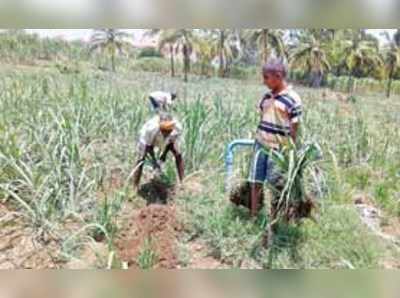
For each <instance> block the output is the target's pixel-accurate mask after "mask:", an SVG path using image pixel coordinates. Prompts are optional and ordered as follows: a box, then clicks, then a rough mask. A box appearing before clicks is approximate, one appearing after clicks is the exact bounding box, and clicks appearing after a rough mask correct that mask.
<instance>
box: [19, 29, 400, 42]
mask: <svg viewBox="0 0 400 298" xmlns="http://www.w3.org/2000/svg"><path fill="white" fill-rule="evenodd" d="M92 30H93V29H26V31H28V32H31V33H37V34H39V35H40V36H42V37H63V38H64V39H67V40H74V39H82V40H89V39H90V35H91V32H92ZM124 30H125V31H127V32H130V33H132V34H134V35H135V36H136V37H137V38H139V37H140V36H141V34H142V33H143V30H144V29H124ZM384 30H387V31H389V32H390V33H392V32H393V31H394V30H395V29H370V30H369V31H370V32H371V33H373V34H375V35H376V36H378V37H380V36H379V34H380V33H381V32H382V31H384Z"/></svg>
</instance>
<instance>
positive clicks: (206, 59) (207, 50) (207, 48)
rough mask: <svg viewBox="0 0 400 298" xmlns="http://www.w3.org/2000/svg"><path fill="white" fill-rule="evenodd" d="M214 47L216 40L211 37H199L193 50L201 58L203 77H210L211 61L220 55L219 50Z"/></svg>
mask: <svg viewBox="0 0 400 298" xmlns="http://www.w3.org/2000/svg"><path fill="white" fill-rule="evenodd" d="M214 45H215V44H214V40H212V38H211V37H210V36H204V37H202V38H201V37H198V38H197V40H196V42H195V43H194V45H193V50H194V51H195V53H196V55H197V56H198V58H199V63H200V65H201V74H202V75H205V76H209V70H210V64H211V61H212V60H213V59H214V58H215V57H216V56H217V53H218V49H217V48H216V47H215V46H214Z"/></svg>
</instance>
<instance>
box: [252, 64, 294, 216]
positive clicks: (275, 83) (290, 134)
mask: <svg viewBox="0 0 400 298" xmlns="http://www.w3.org/2000/svg"><path fill="white" fill-rule="evenodd" d="M286 75H287V69H286V65H285V64H284V63H283V62H282V61H280V60H278V59H272V60H270V61H268V63H267V64H266V65H265V66H264V67H263V78H264V84H265V85H266V86H267V87H268V88H269V89H270V90H271V91H270V92H268V93H267V94H265V96H264V97H263V98H262V100H261V101H260V102H259V104H258V110H259V112H260V124H259V126H258V129H257V132H256V145H255V149H254V158H253V161H252V165H251V169H250V177H249V180H250V184H251V215H252V216H256V215H257V213H258V212H259V210H260V209H261V207H262V190H263V186H264V183H265V182H266V181H267V182H268V183H270V184H271V185H272V186H273V187H274V188H275V189H276V190H277V192H278V193H279V191H281V190H282V185H280V184H281V183H280V181H281V178H282V176H281V174H280V173H279V170H278V169H277V168H276V166H275V165H274V161H273V160H272V158H271V157H270V156H269V155H268V154H266V153H265V151H264V150H263V147H264V148H266V149H268V150H279V149H280V148H281V147H282V146H284V145H286V144H288V143H289V142H290V139H291V140H292V141H293V142H296V138H297V131H298V127H299V123H300V117H301V114H302V103H301V99H300V96H299V95H298V94H297V93H296V92H295V91H293V89H292V88H291V87H290V86H289V85H288V84H287V82H286ZM278 200H279V197H278V198H277V197H274V198H273V199H272V202H271V218H272V219H274V218H275V217H276V211H277V210H276V207H277V203H278V202H277V201H278Z"/></svg>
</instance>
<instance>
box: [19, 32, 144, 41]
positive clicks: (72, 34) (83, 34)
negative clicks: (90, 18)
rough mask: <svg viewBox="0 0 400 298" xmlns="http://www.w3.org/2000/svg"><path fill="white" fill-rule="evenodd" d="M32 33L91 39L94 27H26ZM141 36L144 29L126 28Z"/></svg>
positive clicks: (67, 38)
mask: <svg viewBox="0 0 400 298" xmlns="http://www.w3.org/2000/svg"><path fill="white" fill-rule="evenodd" d="M25 30H26V31H27V32H30V33H37V34H39V36H41V37H62V38H64V39H66V40H76V39H81V40H89V39H90V36H91V34H92V32H93V29H25ZM124 30H125V31H127V32H129V33H132V34H134V35H135V36H136V37H140V36H141V33H142V32H143V29H124Z"/></svg>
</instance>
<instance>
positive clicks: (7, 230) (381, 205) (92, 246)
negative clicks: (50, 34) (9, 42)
mask: <svg viewBox="0 0 400 298" xmlns="http://www.w3.org/2000/svg"><path fill="white" fill-rule="evenodd" d="M295 87H296V88H297V90H298V92H299V93H300V95H301V96H302V98H303V100H304V110H305V115H304V119H303V130H302V138H303V140H304V141H314V142H317V143H318V144H320V146H321V148H322V151H323V159H322V160H321V161H320V162H319V165H318V166H319V168H320V169H321V172H322V173H323V176H322V177H323V179H322V180H321V179H320V180H318V181H316V180H315V179H314V180H313V179H309V180H307V182H306V183H307V185H308V187H310V188H315V187H316V188H317V189H319V190H321V191H320V192H319V194H318V198H317V199H318V211H317V212H316V214H315V222H314V221H311V220H308V221H305V222H304V223H303V224H302V225H301V226H299V227H296V226H289V227H284V226H282V227H280V229H279V232H278V236H277V241H276V242H275V243H274V246H273V247H271V248H270V249H268V250H264V249H262V248H261V246H260V241H261V239H262V236H263V232H264V230H265V227H266V224H267V222H268V218H267V216H266V215H260V216H259V218H258V219H257V220H254V221H252V220H250V218H249V215H248V213H247V211H245V210H242V209H238V208H236V207H233V206H232V205H231V204H230V202H229V200H228V194H227V192H226V191H225V189H224V183H225V175H226V173H225V169H224V152H225V148H226V146H227V145H228V144H229V143H230V142H231V141H233V140H234V139H238V138H252V136H253V133H254V131H255V128H256V126H257V121H258V115H257V113H256V109H255V104H256V103H257V101H258V100H259V98H260V96H261V95H262V94H263V92H265V90H264V88H265V87H263V86H262V84H261V82H260V83H258V82H256V81H254V82H244V81H239V80H231V79H217V78H211V79H203V78H200V77H192V78H191V79H190V82H189V83H187V84H185V83H183V82H181V80H180V79H171V78H168V77H167V76H165V75H162V74H156V73H146V72H134V71H129V70H124V71H121V72H120V73H108V72H102V71H99V70H94V69H90V68H88V69H86V70H85V71H81V72H79V73H62V72H60V70H59V69H57V68H55V67H43V66H38V65H34V66H26V65H25V66H22V65H12V64H1V65H0V235H1V236H0V251H1V256H0V268H126V267H129V268H142V269H149V268H203V269H216V268H221V269H225V268H252V269H256V268H298V269H307V268H398V267H400V262H399V261H398V260H399V244H400V243H399V241H400V223H399V216H400V183H399V182H400V170H399V169H400V160H399V158H398V157H399V155H400V132H399V130H398V127H399V126H400V116H399V115H400V98H398V97H396V96H393V97H392V98H391V99H385V98H384V96H381V95H380V94H374V93H371V94H369V95H365V94H363V95H358V94H355V96H354V100H352V101H346V100H343V95H342V94H340V93H336V92H333V91H330V90H327V89H308V88H305V87H301V86H295ZM154 90H177V92H178V94H179V100H178V104H177V106H176V107H177V108H176V111H175V114H176V115H177V116H178V117H179V118H180V119H181V121H182V122H183V124H184V136H183V138H182V148H183V152H184V159H185V164H186V172H187V178H186V179H185V181H184V183H183V184H182V185H175V181H176V177H175V170H174V165H173V163H172V162H169V163H168V164H167V167H166V170H165V175H164V176H163V178H162V180H160V181H158V182H157V183H154V182H152V181H153V180H152V173H151V171H150V169H147V170H146V171H145V177H144V178H145V179H144V181H143V182H144V185H143V187H142V189H141V190H140V191H139V193H138V194H136V193H135V192H134V191H133V187H132V181H131V178H132V170H133V167H134V163H135V147H136V146H135V143H136V137H137V134H138V130H139V129H140V126H141V125H142V124H143V123H144V121H145V120H146V119H147V118H149V117H150V111H149V108H148V105H147V95H148V94H149V93H150V92H151V91H154ZM250 153H251V152H250V151H249V152H248V151H246V150H244V151H240V152H239V154H238V155H237V156H236V159H235V165H236V168H235V169H236V176H237V177H242V178H245V177H246V175H247V173H246V172H247V163H248V159H249V155H250ZM266 202H267V205H268V195H267V200H266ZM262 214H267V212H263V213H262Z"/></svg>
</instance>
